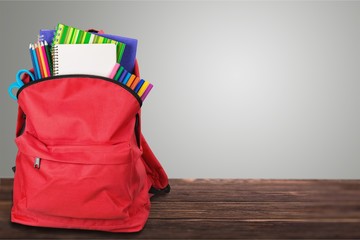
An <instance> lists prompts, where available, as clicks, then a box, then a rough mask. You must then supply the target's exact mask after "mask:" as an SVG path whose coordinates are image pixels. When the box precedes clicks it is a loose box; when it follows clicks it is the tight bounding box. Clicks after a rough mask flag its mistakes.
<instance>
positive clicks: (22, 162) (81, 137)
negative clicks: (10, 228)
mask: <svg viewBox="0 0 360 240" xmlns="http://www.w3.org/2000/svg"><path fill="white" fill-rule="evenodd" d="M135 75H139V69H138V67H137V64H136V67H135ZM27 77H28V76H27ZM23 81H24V82H25V83H26V84H25V85H24V86H23V87H22V88H20V89H19V91H18V93H17V96H18V104H19V108H18V119H17V129H16V139H15V142H16V144H17V147H18V153H17V156H16V171H15V177H14V195H13V207H12V210H11V221H12V222H16V223H21V224H25V225H32V226H42V227H56V228H78V229H91V230H102V231H111V232H136V231H140V230H141V229H142V228H143V227H144V225H145V223H146V220H147V218H148V216H149V211H150V197H151V196H153V195H154V194H157V193H162V192H166V193H168V192H169V191H170V186H169V184H168V177H167V175H166V173H165V171H164V170H163V168H162V167H161V165H160V163H159V162H158V160H157V159H156V157H155V156H154V154H153V152H152V151H151V149H150V147H149V145H148V144H147V142H146V141H145V138H144V137H143V135H142V133H141V105H142V101H141V99H140V98H139V97H138V95H137V94H136V93H134V92H133V91H132V90H131V89H130V88H128V87H126V86H125V85H123V84H121V83H119V82H117V81H114V80H112V79H109V78H106V77H99V76H92V75H63V76H54V77H49V78H44V79H41V80H36V81H31V82H29V79H28V78H26V77H25V78H24V79H23Z"/></svg>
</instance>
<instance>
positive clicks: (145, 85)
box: [137, 81, 150, 97]
mask: <svg viewBox="0 0 360 240" xmlns="http://www.w3.org/2000/svg"><path fill="white" fill-rule="evenodd" d="M149 84H150V83H149V82H148V81H145V82H144V84H143V85H142V86H141V88H140V89H139V91H138V93H137V94H138V95H139V96H140V97H141V96H142V95H143V94H144V92H145V90H146V89H147V87H148V86H149Z"/></svg>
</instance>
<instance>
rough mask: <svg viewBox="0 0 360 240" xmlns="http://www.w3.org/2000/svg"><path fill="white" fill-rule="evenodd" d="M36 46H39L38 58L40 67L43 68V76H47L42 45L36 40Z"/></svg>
mask: <svg viewBox="0 0 360 240" xmlns="http://www.w3.org/2000/svg"><path fill="white" fill-rule="evenodd" d="M38 48H39V54H40V60H41V68H42V69H43V73H44V77H48V74H47V71H46V65H45V58H44V53H43V51H42V46H41V44H40V42H38Z"/></svg>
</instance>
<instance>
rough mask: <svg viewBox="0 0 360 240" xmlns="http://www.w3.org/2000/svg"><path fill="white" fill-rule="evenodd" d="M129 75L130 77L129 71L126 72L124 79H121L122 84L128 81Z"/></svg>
mask: <svg viewBox="0 0 360 240" xmlns="http://www.w3.org/2000/svg"><path fill="white" fill-rule="evenodd" d="M130 77H131V73H129V72H128V73H127V74H126V76H125V78H124V80H123V81H122V83H123V84H126V83H127V82H128V81H129V79H130Z"/></svg>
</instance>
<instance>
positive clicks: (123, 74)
mask: <svg viewBox="0 0 360 240" xmlns="http://www.w3.org/2000/svg"><path fill="white" fill-rule="evenodd" d="M127 73H128V71H126V70H125V69H124V71H123V73H122V74H121V76H120V78H119V80H118V81H119V82H122V81H123V80H124V77H125V76H126V74H127Z"/></svg>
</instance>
